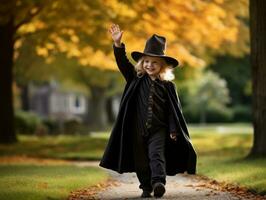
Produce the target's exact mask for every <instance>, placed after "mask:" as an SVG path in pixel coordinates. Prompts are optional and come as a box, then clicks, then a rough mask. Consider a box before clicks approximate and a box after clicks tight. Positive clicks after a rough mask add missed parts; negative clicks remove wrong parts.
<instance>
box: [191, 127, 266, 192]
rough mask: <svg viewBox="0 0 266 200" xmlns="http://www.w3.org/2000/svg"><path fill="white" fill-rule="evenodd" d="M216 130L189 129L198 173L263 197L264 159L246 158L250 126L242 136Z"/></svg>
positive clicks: (265, 181)
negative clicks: (239, 186)
mask: <svg viewBox="0 0 266 200" xmlns="http://www.w3.org/2000/svg"><path fill="white" fill-rule="evenodd" d="M230 128H231V127H226V129H228V130H230ZM241 128H242V129H243V127H241ZM215 130H217V127H208V128H207V129H206V130H205V131H204V129H202V128H200V129H199V130H197V129H196V128H195V129H193V130H191V138H192V141H193V144H194V147H195V149H196V151H197V154H198V165H197V171H198V174H201V175H204V176H208V177H210V178H213V179H216V180H218V181H225V182H228V183H233V184H239V185H242V186H245V187H248V188H249V189H250V190H252V191H255V192H257V193H260V194H266V158H252V159H251V158H249V159H246V156H247V155H248V153H249V151H250V148H251V146H252V138H253V135H252V133H251V130H250V127H249V128H248V127H246V129H244V132H243V133H241V132H239V131H236V132H237V133H217V131H215ZM218 130H219V129H218ZM246 130H250V132H248V131H246Z"/></svg>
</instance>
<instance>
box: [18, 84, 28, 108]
mask: <svg viewBox="0 0 266 200" xmlns="http://www.w3.org/2000/svg"><path fill="white" fill-rule="evenodd" d="M20 88H21V104H22V105H21V108H22V110H24V111H29V110H30V102H29V85H28V84H26V85H22V86H21V87H20Z"/></svg>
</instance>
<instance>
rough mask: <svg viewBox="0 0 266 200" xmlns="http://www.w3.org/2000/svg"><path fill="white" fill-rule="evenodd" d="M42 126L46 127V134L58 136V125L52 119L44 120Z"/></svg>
mask: <svg viewBox="0 0 266 200" xmlns="http://www.w3.org/2000/svg"><path fill="white" fill-rule="evenodd" d="M43 124H44V125H45V126H46V127H47V129H48V133H49V134H51V135H55V134H59V133H60V129H59V123H58V122H57V121H56V120H54V119H50V118H48V119H44V120H43Z"/></svg>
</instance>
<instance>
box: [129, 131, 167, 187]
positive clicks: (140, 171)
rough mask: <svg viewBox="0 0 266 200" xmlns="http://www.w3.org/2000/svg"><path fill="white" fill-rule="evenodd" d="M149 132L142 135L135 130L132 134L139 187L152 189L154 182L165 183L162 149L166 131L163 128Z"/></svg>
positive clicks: (163, 148)
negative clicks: (146, 134)
mask: <svg viewBox="0 0 266 200" xmlns="http://www.w3.org/2000/svg"><path fill="white" fill-rule="evenodd" d="M149 132H150V134H149V135H148V136H145V137H144V136H142V135H141V132H140V131H139V130H136V131H135V132H134V133H135V134H134V136H133V147H134V161H135V162H134V163H135V170H136V174H137V177H138V179H139V182H140V185H139V188H140V189H143V190H147V191H152V185H153V184H154V183H156V182H162V183H164V184H165V183H166V170H165V156H164V150H165V138H166V133H167V132H166V129H165V128H159V129H157V130H155V131H152V130H150V131H149Z"/></svg>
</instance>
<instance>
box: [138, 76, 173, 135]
mask: <svg viewBox="0 0 266 200" xmlns="http://www.w3.org/2000/svg"><path fill="white" fill-rule="evenodd" d="M143 76H144V77H142V79H141V82H140V84H139V88H138V89H137V91H138V94H137V95H136V115H137V128H138V130H139V131H140V132H141V134H142V135H143V136H147V135H149V133H151V132H153V131H156V130H157V129H158V128H166V129H167V128H168V125H169V128H170V130H169V131H175V130H176V127H175V124H174V121H173V116H171V115H169V113H171V111H170V110H169V106H170V105H169V104H168V101H167V93H166V89H165V87H164V85H163V81H161V80H160V79H158V78H156V79H155V80H152V79H151V78H150V76H149V75H148V74H144V75H143ZM170 118H171V119H170ZM169 123H170V124H171V125H170V124H169Z"/></svg>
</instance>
